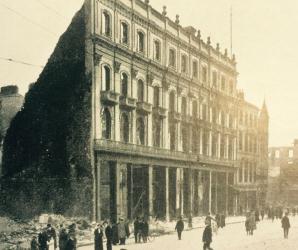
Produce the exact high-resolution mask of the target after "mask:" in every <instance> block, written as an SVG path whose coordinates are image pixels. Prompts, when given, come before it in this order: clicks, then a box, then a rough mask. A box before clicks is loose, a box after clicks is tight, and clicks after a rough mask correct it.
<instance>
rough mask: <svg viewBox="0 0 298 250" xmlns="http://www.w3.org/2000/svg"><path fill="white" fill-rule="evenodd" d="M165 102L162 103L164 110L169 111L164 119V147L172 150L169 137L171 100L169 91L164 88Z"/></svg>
mask: <svg viewBox="0 0 298 250" xmlns="http://www.w3.org/2000/svg"><path fill="white" fill-rule="evenodd" d="M163 91H164V93H163V96H164V98H163V102H162V105H163V107H164V108H166V109H167V111H166V116H167V117H166V118H165V119H163V147H164V148H166V149H170V140H169V138H170V136H169V111H168V107H169V105H168V99H169V94H168V91H167V90H165V89H164V88H163Z"/></svg>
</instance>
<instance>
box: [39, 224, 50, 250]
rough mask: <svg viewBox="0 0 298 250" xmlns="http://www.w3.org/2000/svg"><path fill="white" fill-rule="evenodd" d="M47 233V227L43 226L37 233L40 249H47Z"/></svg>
mask: <svg viewBox="0 0 298 250" xmlns="http://www.w3.org/2000/svg"><path fill="white" fill-rule="evenodd" d="M48 241H49V238H48V234H47V229H46V228H44V229H42V231H41V232H40V233H39V234H38V244H39V249H40V250H47V249H48Z"/></svg>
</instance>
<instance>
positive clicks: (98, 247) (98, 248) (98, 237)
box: [94, 224, 103, 250]
mask: <svg viewBox="0 0 298 250" xmlns="http://www.w3.org/2000/svg"><path fill="white" fill-rule="evenodd" d="M102 237H103V230H102V227H101V225H100V224H97V227H96V229H95V230H94V249H95V250H103V241H102Z"/></svg>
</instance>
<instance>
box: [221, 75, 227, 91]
mask: <svg viewBox="0 0 298 250" xmlns="http://www.w3.org/2000/svg"><path fill="white" fill-rule="evenodd" d="M221 90H222V91H225V90H226V78H225V77H224V76H222V77H221Z"/></svg>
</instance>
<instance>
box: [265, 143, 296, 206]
mask: <svg viewBox="0 0 298 250" xmlns="http://www.w3.org/2000/svg"><path fill="white" fill-rule="evenodd" d="M268 156H269V175H270V176H269V186H268V202H269V203H270V204H285V205H289V206H293V205H295V206H298V139H295V140H294V143H293V146H289V147H271V148H269V155H268Z"/></svg>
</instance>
